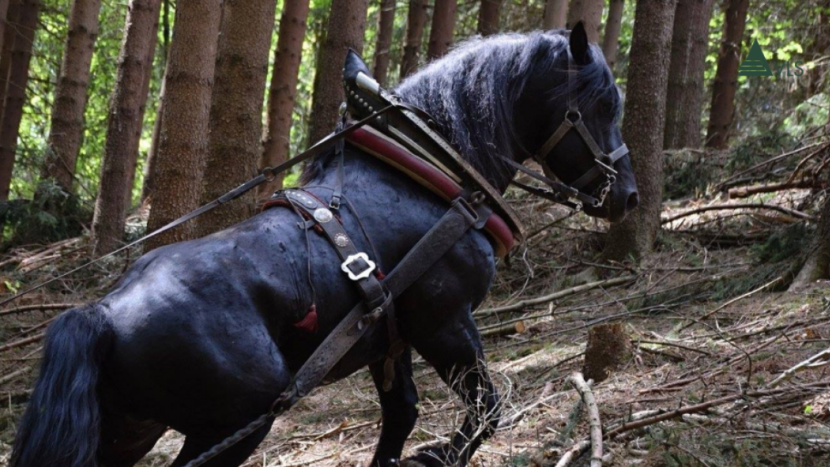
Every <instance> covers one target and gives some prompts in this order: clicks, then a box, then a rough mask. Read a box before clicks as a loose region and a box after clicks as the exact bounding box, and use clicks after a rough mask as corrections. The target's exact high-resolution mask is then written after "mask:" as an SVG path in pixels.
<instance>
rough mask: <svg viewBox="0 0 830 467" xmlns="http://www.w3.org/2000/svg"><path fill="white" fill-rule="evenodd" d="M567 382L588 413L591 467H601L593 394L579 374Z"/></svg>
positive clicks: (600, 447) (600, 451)
mask: <svg viewBox="0 0 830 467" xmlns="http://www.w3.org/2000/svg"><path fill="white" fill-rule="evenodd" d="M568 381H570V382H571V384H572V385H573V386H574V388H575V389H576V390H577V391H578V392H579V395H580V397H582V401H583V402H584V403H585V408H586V409H587V411H588V424H589V425H590V427H591V467H602V422H600V420H599V408H598V407H597V401H596V399H595V398H594V393H593V392H591V386H589V385H588V383H587V382H585V378H583V377H582V373H580V372H576V373H574V374H573V375H571V377H570V378H568ZM557 465H558V464H557Z"/></svg>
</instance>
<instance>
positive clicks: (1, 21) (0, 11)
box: [0, 0, 12, 50]
mask: <svg viewBox="0 0 830 467" xmlns="http://www.w3.org/2000/svg"><path fill="white" fill-rule="evenodd" d="M10 3H12V0H0V50H2V49H3V44H4V43H5V41H4V40H3V39H4V38H5V34H6V23H7V22H8V21H9V15H8V13H9V4H10Z"/></svg>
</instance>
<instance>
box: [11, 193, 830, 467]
mask: <svg viewBox="0 0 830 467" xmlns="http://www.w3.org/2000/svg"><path fill="white" fill-rule="evenodd" d="M806 195H807V192H806V190H789V191H785V192H779V193H777V194H760V195H758V197H756V198H754V199H753V198H749V199H741V200H733V201H729V200H724V199H720V198H717V197H714V198H697V199H687V200H685V201H682V202H672V203H667V204H666V205H665V209H664V214H663V217H664V218H666V219H668V218H670V217H672V216H675V215H677V214H678V213H686V212H689V211H691V210H692V209H694V208H698V207H702V206H711V205H720V204H726V203H760V202H764V203H773V204H776V205H780V206H789V207H790V208H791V209H796V208H797V207H799V206H800V204H801V201H802V200H803V198H804V197H805V196H806ZM513 202H514V203H515V205H516V206H517V209H518V210H519V211H520V213H521V214H522V216H523V217H524V218H525V219H526V220H527V222H528V225H527V227H528V232H529V239H528V241H527V243H526V245H525V247H523V249H522V250H520V251H518V252H514V255H513V258H512V260H511V261H510V262H509V264H508V263H506V262H502V264H500V265H499V273H498V274H497V277H496V283H495V285H494V288H493V290H492V292H491V294H490V297H489V299H488V301H487V302H486V303H485V304H484V305H483V307H482V309H483V310H480V311H479V312H477V314H476V316H477V319H478V322H479V326H480V329H481V330H482V332H483V333H485V334H487V333H490V332H494V331H493V330H494V329H497V328H498V329H503V328H504V327H505V326H508V325H511V324H512V323H517V322H521V323H522V325H523V326H519V328H520V329H521V328H522V327H523V332H520V333H513V334H509V335H500V336H487V337H485V347H486V356H487V362H488V365H489V368H490V369H491V371H492V373H493V376H494V379H495V381H496V385H497V386H498V387H499V389H500V392H501V394H502V395H504V398H505V399H504V400H505V402H504V409H503V415H502V424H501V427H500V428H499V430H498V432H497V433H496V434H495V435H494V437H493V438H492V439H491V440H490V441H489V442H488V443H486V444H485V445H484V446H483V447H482V448H481V449H480V450H479V453H478V454H477V455H476V456H475V458H474V461H473V465H475V466H479V467H485V466H508V465H515V466H524V465H554V464H556V463H557V461H558V460H559V458H560V456H561V455H562V454H563V452H564V451H566V450H568V449H570V448H571V446H573V445H574V444H577V443H580V442H582V441H584V440H587V439H588V432H589V428H588V423H587V418H586V417H585V415H584V414H583V415H582V416H581V418H580V419H579V421H578V423H577V424H576V426H575V427H574V429H573V430H571V429H570V426H569V425H568V418H569V414H571V413H572V412H573V411H574V407H575V406H576V405H577V401H578V400H579V394H578V393H577V391H575V390H574V388H573V387H572V386H571V384H570V383H569V381H568V377H569V376H570V375H571V374H572V373H574V372H576V371H580V370H581V369H582V367H583V364H584V352H585V347H586V341H587V334H588V329H589V328H590V327H591V326H594V325H596V324H599V323H609V322H619V323H623V324H624V329H625V331H626V333H627V334H628V336H629V337H630V340H631V343H632V346H633V349H634V352H633V358H632V359H631V360H630V361H629V362H627V363H625V364H624V365H623V366H622V367H621V368H619V369H617V370H615V371H613V372H612V373H611V375H610V377H609V378H608V379H606V380H605V381H602V382H599V383H596V384H594V385H593V389H592V391H593V394H594V396H595V398H596V401H597V404H598V408H599V416H600V419H601V421H602V424H603V427H604V432H606V433H608V432H609V431H612V430H614V431H613V432H612V436H607V437H606V439H605V442H604V443H603V444H604V446H603V448H604V453H605V454H606V459H605V462H604V463H603V464H604V465H617V466H624V465H643V466H658V465H659V466H663V465H666V466H679V465H684V466H685V465H689V466H697V465H700V466H760V465H775V466H785V465H793V466H810V465H817V466H818V465H830V425H828V422H830V372H829V371H828V368H830V366H825V363H826V362H825V360H824V359H822V358H820V357H819V358H818V359H816V360H814V361H812V362H811V365H809V366H805V367H804V368H802V369H806V370H807V371H797V372H793V373H792V374H791V375H788V376H787V377H785V378H784V379H783V380H781V381H776V382H774V380H776V378H778V377H779V376H781V375H783V374H785V372H786V371H787V370H788V369H791V368H794V367H796V365H797V364H799V362H802V361H804V360H806V359H808V358H810V357H812V356H814V355H817V354H819V353H820V352H822V351H825V350H826V349H828V347H830V346H829V345H828V343H830V284H828V283H817V284H814V285H812V286H810V287H808V288H806V289H804V290H801V291H798V292H788V291H786V287H785V284H786V282H787V281H788V279H787V277H789V275H790V274H791V271H792V270H793V267H794V264H795V262H794V261H793V258H794V257H796V256H797V255H798V252H799V251H800V250H799V248H800V247H803V245H804V239H805V238H808V237H809V235H808V234H807V233H805V232H806V230H805V229H804V228H803V222H802V221H801V220H800V219H799V217H798V215H797V214H795V215H794V214H792V213H786V212H779V211H770V210H765V209H717V210H711V211H706V212H702V213H700V214H696V215H691V216H686V217H683V218H682V219H678V220H675V221H672V222H667V223H665V224H664V227H665V231H664V232H663V233H662V234H661V236H660V239H659V246H658V251H657V252H656V253H655V254H654V255H652V256H650V257H649V258H648V259H647V260H646V261H645V262H644V263H642V264H641V265H640V266H639V267H637V268H632V267H629V266H627V265H625V264H612V265H602V266H599V265H597V264H596V262H597V261H599V259H598V257H599V252H600V250H601V245H602V232H604V231H605V230H606V229H607V226H606V225H605V224H604V223H602V222H598V221H594V220H591V219H588V218H587V217H586V216H584V215H569V213H568V211H567V210H565V209H564V208H560V207H556V206H551V205H550V204H549V203H546V202H539V201H536V200H531V199H514V200H513ZM808 211H809V212H815V211H814V210H813V211H810V210H808ZM809 212H808V215H809ZM51 248H52V249H51V250H50V249H48V248H45V247H28V248H18V249H15V250H13V251H11V252H9V253H8V254H7V255H6V256H5V257H2V258H0V268H2V269H0V271H4V272H0V284H4V283H5V284H6V285H5V287H8V286H10V285H11V286H13V287H20V286H21V285H22V284H21V283H18V282H15V281H21V282H24V279H23V278H25V282H26V283H33V282H35V281H36V279H37V278H38V277H46V276H49V275H51V274H53V273H54V272H55V270H56V269H60V270H66V269H68V268H69V267H70V266H71V265H73V264H80V262H81V261H82V259H83V258H84V257H86V256H87V252H86V250H85V240H83V239H76V240H70V241H67V242H64V243H63V244H60V245H53V246H52V247H51ZM524 248H526V249H524ZM119 261H120V262H119ZM123 269H124V263H123V260H118V261H113V262H110V263H108V264H105V265H103V266H96V267H95V268H93V269H91V270H88V271H84V272H82V273H79V274H78V275H76V276H73V277H72V278H69V279H67V280H66V281H63V282H62V284H61V285H60V286H59V287H56V288H54V289H50V290H49V291H47V292H43V293H38V294H35V296H33V297H29V298H27V299H26V301H24V302H21V303H19V304H17V305H18V306H25V305H35V304H43V303H60V304H69V303H79V302H83V301H84V300H90V299H93V298H95V297H99V296H101V295H102V294H103V293H104V291H105V290H106V289H107V288H108V287H110V286H111V285H112V283H113V281H114V280H115V279H116V278H117V276H118V275H119V274H120V273H121V272H122V271H123ZM619 277H629V278H630V280H622V279H620V280H614V279H615V278H619ZM609 281H610V282H609ZM586 283H593V284H594V285H593V286H585V287H580V288H576V289H575V288H574V287H577V286H580V285H584V284H586ZM613 284H616V285H613ZM586 289H587V290H586ZM562 291H569V292H568V293H561V292H562ZM3 292H5V291H3ZM556 292H560V293H559V294H557V295H555V296H553V297H551V296H549V295H550V294H553V293H556ZM546 296H547V297H546ZM528 299H537V300H534V302H533V303H532V304H531V303H521V301H522V300H528ZM506 305H514V306H513V309H511V310H500V309H499V307H505V306H506ZM59 311H60V310H42V309H38V310H28V309H24V310H17V312H15V313H13V314H6V315H5V316H3V315H0V342H3V343H4V344H5V345H3V346H2V347H0V397H3V399H2V400H3V401H4V402H5V403H4V404H2V409H0V464H4V463H5V462H7V460H8V456H9V443H11V442H12V439H13V437H14V431H15V428H14V427H15V423H16V421H17V420H18V419H19V417H20V415H21V414H22V411H23V409H24V408H25V403H26V401H27V399H28V394H29V393H28V389H29V388H30V387H31V384H32V380H33V377H34V375H35V373H36V371H35V369H36V368H37V365H38V358H39V354H40V344H39V338H38V336H40V333H41V332H42V330H43V323H45V322H46V321H47V320H49V319H51V318H52V317H54V316H56V314H57V313H59ZM0 313H2V312H0ZM10 344H11V345H10ZM828 360H830V358H828ZM415 380H416V384H417V386H418V390H419V396H420V418H419V420H418V423H417V425H416V427H415V430H414V431H413V433H412V435H411V436H410V438H409V441H408V443H407V446H406V451H405V452H406V453H409V454H411V453H413V452H415V451H416V450H417V449H418V448H419V447H423V446H426V445H430V444H432V443H436V442H441V441H443V440H445V439H446V438H445V437H446V435H447V434H448V433H451V431H452V429H453V428H454V427H455V426H457V425H458V424H459V423H460V421H461V418H462V417H463V414H464V412H463V409H462V407H461V405H460V404H459V401H458V399H457V398H456V397H455V396H454V395H453V394H452V393H451V392H450V391H449V390H448V389H447V387H446V386H445V385H444V384H443V383H442V382H441V381H440V380H439V379H438V378H437V377H436V375H435V373H434V372H433V370H432V369H431V368H430V367H429V366H428V365H427V364H426V363H425V362H424V361H423V359H421V358H420V357H418V356H417V355H416V356H415ZM663 418H664V419H665V420H663V421H659V420H660V419H663ZM379 421H380V407H379V405H378V402H377V397H376V395H375V391H374V387H373V384H372V381H371V378H370V376H369V374H368V371H366V370H363V371H359V372H357V373H356V374H354V375H352V376H351V377H349V378H347V379H345V380H342V381H340V382H338V383H336V384H332V385H330V386H326V387H322V388H318V389H317V390H315V391H314V392H313V393H312V394H311V395H310V396H308V397H307V398H305V399H304V400H302V401H301V402H300V403H299V404H298V405H297V406H295V408H294V409H292V410H291V411H290V413H288V414H287V415H285V416H283V417H281V418H279V419H278V420H277V422H276V423H275V424H274V427H273V429H272V430H271V433H270V434H269V435H268V437H267V438H266V440H265V442H263V443H262V445H261V446H260V447H259V449H258V450H257V451H256V453H255V454H254V455H253V456H252V457H251V458H250V459H249V460H248V462H247V463H246V464H245V465H246V466H263V467H264V466H283V467H287V466H303V465H314V466H319V467H326V466H355V465H364V466H365V465H368V462H369V460H370V459H371V456H372V452H373V449H374V446H375V442H376V440H377V436H378V434H379ZM631 421H636V425H640V426H636V425H632V424H627V425H625V424H624V423H626V422H631ZM181 443H182V437H181V436H180V435H179V434H178V433H175V432H172V431H170V432H168V433H167V434H166V435H165V436H164V437H163V438H162V439H161V440H160V441H159V443H158V444H157V445H156V447H155V448H154V450H153V451H152V453H151V454H150V455H148V457H146V458H145V459H144V460H143V461H142V463H141V464H140V465H142V466H145V467H149V466H166V465H169V463H170V462H171V461H172V459H173V457H174V456H175V454H176V453H177V451H178V450H179V449H180V447H181ZM588 457H589V455H584V456H582V457H581V458H580V459H578V460H575V461H574V462H572V463H571V464H570V465H587V462H588V459H587V458H588Z"/></svg>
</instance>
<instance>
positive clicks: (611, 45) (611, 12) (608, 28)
mask: <svg viewBox="0 0 830 467" xmlns="http://www.w3.org/2000/svg"><path fill="white" fill-rule="evenodd" d="M623 7H625V0H610V5H609V8H608V19H607V20H606V22H605V35H604V36H603V37H602V54H603V55H605V62H606V63H608V68H611V71H614V65H615V64H616V63H617V50H618V49H619V47H620V45H619V41H620V28H621V27H622V16H623Z"/></svg>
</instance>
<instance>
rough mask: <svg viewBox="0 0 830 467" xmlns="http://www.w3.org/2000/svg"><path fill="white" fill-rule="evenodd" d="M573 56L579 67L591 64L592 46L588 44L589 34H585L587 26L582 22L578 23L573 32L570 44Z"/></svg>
mask: <svg viewBox="0 0 830 467" xmlns="http://www.w3.org/2000/svg"><path fill="white" fill-rule="evenodd" d="M569 47H570V49H571V56H572V57H573V58H574V62H576V63H577V64H578V65H585V64H587V63H590V62H591V46H590V45H589V44H588V33H587V32H585V25H584V24H582V21H580V22H578V23H576V26H574V28H573V29H572V30H571V37H570V44H569Z"/></svg>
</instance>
